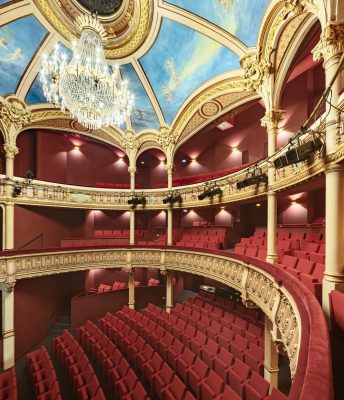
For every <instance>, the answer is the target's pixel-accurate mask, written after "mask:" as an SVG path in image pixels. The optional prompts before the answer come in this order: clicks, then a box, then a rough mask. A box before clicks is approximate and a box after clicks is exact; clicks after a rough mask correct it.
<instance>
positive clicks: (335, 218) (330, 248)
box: [312, 22, 344, 318]
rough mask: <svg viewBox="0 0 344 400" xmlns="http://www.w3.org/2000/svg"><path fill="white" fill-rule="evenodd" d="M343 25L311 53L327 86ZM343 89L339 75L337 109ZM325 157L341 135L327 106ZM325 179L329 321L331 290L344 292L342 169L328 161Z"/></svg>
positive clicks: (333, 98)
mask: <svg viewBox="0 0 344 400" xmlns="http://www.w3.org/2000/svg"><path fill="white" fill-rule="evenodd" d="M343 29H344V24H343V23H336V22H331V23H330V24H329V25H328V26H327V27H326V28H325V29H324V31H323V33H322V34H321V37H320V42H319V43H318V44H317V46H316V47H315V49H314V50H313V51H312V53H313V57H314V59H315V60H316V61H319V60H321V59H323V61H324V62H323V67H324V70H325V77H326V86H328V85H329V84H330V83H331V82H332V80H333V79H334V77H335V74H336V72H337V69H338V67H339V61H340V58H341V55H342V54H343V51H344V40H343ZM340 89H341V78H340V74H339V75H338V76H337V77H336V78H335V80H334V83H333V85H332V92H331V95H330V96H329V97H328V101H330V102H331V103H332V104H333V105H334V106H337V105H338V98H339V91H340ZM326 109H327V112H326V115H327V117H326V155H327V156H328V157H329V160H331V154H332V153H334V152H335V151H336V149H337V145H338V142H339V131H338V124H337V110H336V109H335V108H334V107H331V105H330V104H329V103H327V104H326ZM325 174H326V175H325V176H326V211H325V214H326V228H325V230H326V257H325V274H324V280H323V289H322V307H323V310H324V312H325V314H326V315H327V317H328V318H329V317H330V306H329V293H330V292H331V290H335V289H338V290H341V291H344V247H343V239H344V232H343V229H344V227H343V216H344V213H343V204H344V187H343V184H344V172H343V167H342V166H341V165H338V164H334V163H331V161H329V163H328V165H327V166H326V168H325Z"/></svg>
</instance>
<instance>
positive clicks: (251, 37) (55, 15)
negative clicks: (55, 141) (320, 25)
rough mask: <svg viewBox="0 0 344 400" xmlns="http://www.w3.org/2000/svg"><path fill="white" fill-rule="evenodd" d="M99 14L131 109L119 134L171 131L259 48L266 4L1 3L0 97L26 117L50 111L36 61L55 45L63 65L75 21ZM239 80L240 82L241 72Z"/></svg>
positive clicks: (231, 0)
mask: <svg viewBox="0 0 344 400" xmlns="http://www.w3.org/2000/svg"><path fill="white" fill-rule="evenodd" d="M90 3H92V10H93V11H97V12H98V14H99V18H100V20H101V22H102V23H103V25H104V27H105V29H106V31H107V33H108V40H107V41H106V43H104V49H105V53H106V56H107V59H108V62H109V65H111V64H112V63H114V62H118V63H119V64H120V65H121V73H122V77H123V79H126V80H127V81H128V83H129V88H130V89H131V90H132V92H133V93H134V95H135V107H134V111H133V113H132V116H131V118H130V119H129V120H127V123H126V126H122V127H120V128H121V130H123V131H125V130H126V129H130V130H133V131H135V132H141V131H142V130H158V129H159V128H160V126H164V125H171V124H172V123H173V121H174V120H175V119H176V116H177V115H178V113H180V110H181V109H182V108H183V106H184V105H185V104H187V102H188V101H189V99H190V98H191V97H192V96H193V95H194V94H195V93H196V92H197V91H198V90H200V88H202V87H204V86H205V85H207V84H208V83H209V82H211V81H212V80H214V79H216V77H218V76H219V75H220V74H224V73H227V74H228V72H229V71H234V72H233V76H234V75H235V71H236V70H238V69H239V68H240V63H239V61H240V58H242V57H243V56H245V55H246V54H248V53H249V52H250V51H252V49H251V48H252V47H255V46H256V45H257V40H258V35H259V30H260V26H261V23H262V20H263V17H264V14H265V12H266V10H267V8H268V6H269V3H270V1H269V0H202V1H195V0H170V1H162V0H154V1H153V0H140V1H139V0H126V1H121V0H112V1H111V0H97V1H91V2H90V1H89V0H79V2H78V1H76V0H60V1H59V2H58V1H57V0H31V1H25V0H22V1H20V0H17V1H16V0H14V1H6V0H0V21H1V27H0V71H1V80H0V96H3V97H5V96H7V95H9V94H14V95H15V96H17V97H18V98H19V99H22V100H25V102H26V104H27V105H28V106H29V108H30V109H41V108H52V106H51V105H49V104H47V103H46V100H45V98H44V96H43V92H42V89H41V85H40V81H39V76H38V73H39V70H40V65H41V56H42V54H43V53H46V54H50V53H51V51H52V49H53V47H54V45H55V44H56V43H59V44H60V45H61V46H63V47H64V49H65V50H64V51H65V53H66V55H67V56H68V57H71V50H70V49H69V48H70V47H71V46H70V42H71V40H72V39H73V38H74V37H76V36H77V31H76V29H75V26H74V20H75V18H76V16H77V15H79V14H80V13H82V12H84V11H85V8H87V9H89V8H90V7H89V4H90ZM236 75H238V76H239V75H240V71H238V72H237V74H236Z"/></svg>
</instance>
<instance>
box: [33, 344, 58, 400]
mask: <svg viewBox="0 0 344 400" xmlns="http://www.w3.org/2000/svg"><path fill="white" fill-rule="evenodd" d="M26 368H27V373H28V376H29V379H30V382H31V386H32V388H33V392H34V394H35V398H36V399H37V400H48V399H54V400H62V397H61V392H60V387H59V384H58V381H57V376H56V372H55V368H54V366H53V363H52V362H51V359H50V356H49V354H48V352H47V349H46V348H45V347H44V346H41V347H40V348H39V349H38V350H35V351H32V352H31V353H28V354H27V355H26Z"/></svg>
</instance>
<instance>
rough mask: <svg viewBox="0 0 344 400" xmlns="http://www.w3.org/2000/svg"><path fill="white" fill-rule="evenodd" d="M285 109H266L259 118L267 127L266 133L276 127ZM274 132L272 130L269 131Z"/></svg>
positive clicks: (282, 117)
mask: <svg viewBox="0 0 344 400" xmlns="http://www.w3.org/2000/svg"><path fill="white" fill-rule="evenodd" d="M284 117H285V111H284V110H279V109H272V110H267V111H266V113H265V115H264V117H263V118H262V119H261V120H260V121H261V124H262V126H263V127H266V128H267V131H268V133H269V132H270V131H272V130H273V129H277V128H278V125H279V123H280V122H281V121H282V120H283V119H284ZM271 133H274V132H271Z"/></svg>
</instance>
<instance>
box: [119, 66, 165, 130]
mask: <svg viewBox="0 0 344 400" xmlns="http://www.w3.org/2000/svg"><path fill="white" fill-rule="evenodd" d="M121 72H122V78H123V79H125V80H127V81H128V87H129V90H130V91H131V92H132V93H133V94H134V96H135V103H134V109H133V112H132V115H131V123H132V126H133V128H134V130H135V131H136V132H139V131H142V130H143V129H148V128H151V129H159V126H160V124H159V120H158V118H157V116H156V113H155V111H154V108H153V106H152V103H151V102H150V100H149V97H148V95H147V92H146V90H145V89H144V87H143V85H142V83H141V81H140V79H139V77H138V76H137V74H136V72H135V70H134V67H133V66H132V65H131V64H126V65H122V66H121Z"/></svg>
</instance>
